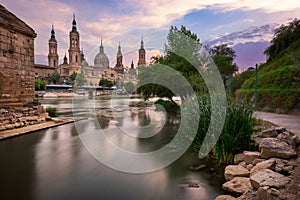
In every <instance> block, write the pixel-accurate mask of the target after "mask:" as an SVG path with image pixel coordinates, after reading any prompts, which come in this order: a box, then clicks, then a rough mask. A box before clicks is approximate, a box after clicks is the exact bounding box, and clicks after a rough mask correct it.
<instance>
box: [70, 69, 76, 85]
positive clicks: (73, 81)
mask: <svg viewBox="0 0 300 200" xmlns="http://www.w3.org/2000/svg"><path fill="white" fill-rule="evenodd" d="M76 76H77V73H76V72H73V73H72V74H71V75H70V76H69V80H70V83H71V85H74V84H75V80H76Z"/></svg>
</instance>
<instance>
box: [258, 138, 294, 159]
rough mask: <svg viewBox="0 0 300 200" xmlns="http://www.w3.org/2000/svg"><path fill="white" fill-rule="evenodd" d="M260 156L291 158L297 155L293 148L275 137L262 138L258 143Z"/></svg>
mask: <svg viewBox="0 0 300 200" xmlns="http://www.w3.org/2000/svg"><path fill="white" fill-rule="evenodd" d="M259 149H260V151H261V158H272V157H275V158H287V159H289V158H292V157H294V156H296V155H297V153H296V151H295V150H294V148H293V147H292V146H291V145H289V144H287V143H286V142H283V141H281V140H279V139H277V138H264V139H262V141H261V142H260V144H259Z"/></svg>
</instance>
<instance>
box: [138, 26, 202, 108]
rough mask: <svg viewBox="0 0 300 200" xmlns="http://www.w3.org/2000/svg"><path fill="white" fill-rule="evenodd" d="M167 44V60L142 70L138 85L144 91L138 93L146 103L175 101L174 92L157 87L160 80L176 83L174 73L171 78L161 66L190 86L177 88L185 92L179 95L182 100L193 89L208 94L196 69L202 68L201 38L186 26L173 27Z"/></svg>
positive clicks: (154, 59)
mask: <svg viewBox="0 0 300 200" xmlns="http://www.w3.org/2000/svg"><path fill="white" fill-rule="evenodd" d="M167 41H168V42H167V44H166V45H165V55H164V56H160V57H153V58H152V61H151V64H150V66H147V67H140V68H139V73H138V80H139V84H138V85H139V86H140V87H139V88H138V92H140V93H141V94H142V95H143V97H144V99H147V98H149V97H151V96H158V97H167V98H169V99H170V100H171V101H172V97H173V96H174V95H175V94H174V93H173V92H172V91H171V90H170V89H168V88H166V87H164V86H162V85H158V84H154V83H155V82H156V81H157V80H165V82H169V83H173V82H174V81H176V80H174V77H172V73H171V74H170V70H167V69H163V68H162V67H161V65H164V66H168V67H170V68H172V69H173V70H174V71H176V72H179V73H180V74H181V75H182V76H184V78H185V79H186V80H187V81H188V82H189V83H188V85H180V86H179V87H181V88H178V86H177V88H173V89H176V91H180V92H181V93H180V94H179V95H180V96H181V98H182V99H185V98H186V97H187V96H188V95H189V93H188V92H187V90H185V88H187V87H189V86H190V85H191V86H192V87H193V89H194V91H196V92H204V91H206V85H205V84H204V81H203V79H202V78H201V76H200V75H199V72H198V71H197V69H196V68H195V67H194V66H199V51H200V49H201V43H200V39H199V38H198V36H197V35H196V34H194V33H192V32H191V31H190V30H187V29H186V27H184V26H181V28H180V29H178V28H177V27H176V26H172V27H171V29H170V31H169V33H168V36H167ZM146 82H148V84H146V85H142V83H146ZM174 85H176V84H174ZM177 85H178V84H177ZM174 87H175V86H174ZM174 103H175V102H174Z"/></svg>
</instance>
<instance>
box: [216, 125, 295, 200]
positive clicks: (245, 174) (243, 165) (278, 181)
mask: <svg viewBox="0 0 300 200" xmlns="http://www.w3.org/2000/svg"><path fill="white" fill-rule="evenodd" d="M253 140H254V142H255V145H256V146H257V147H258V150H259V151H244V152H243V153H242V154H237V155H235V157H234V164H235V165H228V166H227V167H226V168H225V172H224V177H225V180H226V181H227V182H225V183H224V184H223V185H222V188H223V190H224V191H225V194H224V195H219V196H218V197H217V198H216V200H234V199H237V200H284V199H286V200H292V199H298V197H299V195H300V185H299V181H300V180H299V177H300V169H299V167H298V163H299V162H300V161H299V159H298V157H297V154H298V153H299V152H300V150H299V149H300V148H299V144H300V140H299V138H298V136H296V135H295V134H293V133H291V132H289V131H287V130H286V129H285V128H284V127H277V128H271V129H267V130H264V131H261V132H259V133H255V134H253Z"/></svg>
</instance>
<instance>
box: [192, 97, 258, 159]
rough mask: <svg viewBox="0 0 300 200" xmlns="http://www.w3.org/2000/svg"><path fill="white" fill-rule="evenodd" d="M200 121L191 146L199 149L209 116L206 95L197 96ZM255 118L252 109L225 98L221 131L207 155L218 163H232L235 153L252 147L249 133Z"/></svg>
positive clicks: (208, 102) (209, 106) (251, 130)
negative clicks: (224, 116)
mask: <svg viewBox="0 0 300 200" xmlns="http://www.w3.org/2000/svg"><path fill="white" fill-rule="evenodd" d="M198 102H199V109H200V121H199V126H198V132H197V135H196V137H195V138H194V141H193V143H192V146H191V148H192V149H193V150H196V151H199V149H200V148H201V146H202V145H205V144H202V143H203V140H204V138H205V135H206V132H207V130H208V126H209V123H210V120H211V119H210V118H211V106H213V105H211V104H210V100H209V98H208V97H206V96H199V97H198ZM254 124H255V119H254V118H253V117H252V109H251V107H250V106H248V105H245V104H239V103H237V102H235V101H234V99H231V98H230V99H228V100H227V108H226V119H225V123H224V126H223V129H222V133H221V135H220V137H219V139H218V141H217V143H216V144H215V146H214V148H213V150H212V151H211V152H210V154H209V155H208V156H209V157H211V158H215V159H217V161H218V163H219V164H231V163H233V157H234V155H235V154H237V153H240V152H243V151H244V150H249V149H251V148H252V142H251V134H252V132H253V127H254Z"/></svg>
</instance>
